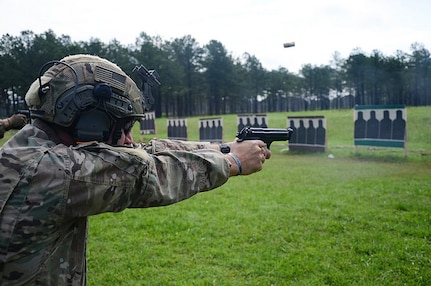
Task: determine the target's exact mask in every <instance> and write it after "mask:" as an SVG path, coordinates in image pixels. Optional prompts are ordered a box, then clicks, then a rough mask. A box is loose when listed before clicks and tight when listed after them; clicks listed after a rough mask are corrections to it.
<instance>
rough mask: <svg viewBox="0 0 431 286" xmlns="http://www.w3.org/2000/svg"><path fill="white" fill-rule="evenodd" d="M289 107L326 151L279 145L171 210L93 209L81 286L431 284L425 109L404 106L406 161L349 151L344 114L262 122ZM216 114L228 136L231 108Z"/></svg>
mask: <svg viewBox="0 0 431 286" xmlns="http://www.w3.org/2000/svg"><path fill="white" fill-rule="evenodd" d="M297 115H325V117H326V120H327V128H328V130H327V134H328V150H327V152H325V153H300V152H295V153H293V152H289V151H286V150H285V149H286V144H285V143H282V142H278V143H277V142H276V143H274V144H273V146H272V148H271V149H272V152H273V155H272V158H271V159H270V160H268V161H267V162H266V163H265V165H264V169H263V170H262V171H261V172H259V173H257V174H254V175H252V176H244V177H235V178H231V179H230V180H229V181H228V182H227V183H226V184H225V185H224V186H222V187H221V188H219V189H217V190H214V191H211V192H207V193H201V194H198V195H196V196H195V197H193V198H191V199H189V200H186V201H183V202H181V203H178V204H175V205H172V206H168V207H160V208H151V209H129V210H126V211H124V212H121V213H115V214H113V213H108V214H102V215H98V216H94V217H91V218H90V226H89V238H88V242H89V243H88V255H87V259H88V285H429V281H431V154H430V153H431V129H430V127H431V107H419V108H408V123H407V126H408V145H407V147H408V154H407V157H405V156H404V153H403V150H402V149H399V148H386V149H384V148H371V147H370V148H366V147H362V148H359V150H358V152H357V153H356V152H355V148H354V146H353V111H352V110H332V111H315V112H300V113H299V112H298V113H271V114H268V118H269V126H270V127H272V128H284V127H286V117H287V116H297ZM198 119H199V118H190V119H188V129H189V139H190V140H197V139H198V130H197V126H198ZM223 120H224V136H225V139H226V140H233V139H234V136H235V134H236V116H235V115H228V116H223ZM8 133H9V132H8ZM134 133H135V137H136V138H138V140H141V141H147V140H148V139H150V137H151V136H149V135H146V136H140V135H139V127H138V126H135V128H134ZM157 137H159V138H165V137H166V119H158V120H157ZM329 154H331V155H333V156H331V157H333V158H329V157H328V155H329Z"/></svg>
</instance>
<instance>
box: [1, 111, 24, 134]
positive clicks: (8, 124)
mask: <svg viewBox="0 0 431 286" xmlns="http://www.w3.org/2000/svg"><path fill="white" fill-rule="evenodd" d="M26 124H27V117H26V116H25V115H24V114H14V115H12V116H11V117H8V118H5V119H0V139H1V138H3V137H4V133H5V132H6V131H8V130H10V129H21V128H23V127H24V125H26Z"/></svg>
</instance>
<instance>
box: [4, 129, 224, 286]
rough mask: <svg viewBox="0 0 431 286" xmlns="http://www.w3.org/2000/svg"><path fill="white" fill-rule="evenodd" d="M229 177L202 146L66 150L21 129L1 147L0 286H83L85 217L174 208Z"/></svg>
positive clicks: (167, 143)
mask: <svg viewBox="0 0 431 286" xmlns="http://www.w3.org/2000/svg"><path fill="white" fill-rule="evenodd" d="M34 124H35V123H34ZM228 176H229V162H228V160H226V158H225V156H224V155H222V153H220V152H218V151H215V150H210V149H206V148H205V144H204V143H198V142H194V143H193V142H180V141H171V140H153V141H151V142H150V143H149V144H147V145H136V146H135V147H134V148H127V147H112V146H109V145H106V144H100V143H86V144H82V145H79V146H74V147H68V146H65V145H63V144H61V143H59V140H58V138H57V137H56V135H55V134H54V132H53V130H52V129H50V128H49V127H48V126H46V125H45V124H43V123H40V122H39V124H37V122H36V126H35V125H27V126H25V127H24V128H23V129H21V130H20V131H19V132H18V133H17V134H16V135H15V136H14V137H12V138H11V139H10V140H9V141H8V142H6V143H5V145H4V146H3V147H2V148H1V149H0V285H34V284H37V285H84V284H85V281H86V280H85V274H86V266H85V248H86V240H87V217H88V216H90V215H95V214H99V213H103V212H118V211H121V210H124V209H125V208H145V207H154V206H162V205H168V204H173V203H175V202H178V201H181V200H184V199H187V198H189V197H191V196H193V195H195V194H196V193H198V192H202V191H207V190H210V189H213V188H216V187H218V186H220V185H222V184H224V183H225V182H226V181H227V179H228Z"/></svg>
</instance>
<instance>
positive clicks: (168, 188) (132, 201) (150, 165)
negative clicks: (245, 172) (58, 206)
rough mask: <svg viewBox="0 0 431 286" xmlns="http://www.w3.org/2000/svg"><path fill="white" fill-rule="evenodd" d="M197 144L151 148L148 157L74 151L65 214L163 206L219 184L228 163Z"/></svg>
mask: <svg viewBox="0 0 431 286" xmlns="http://www.w3.org/2000/svg"><path fill="white" fill-rule="evenodd" d="M198 145H199V144H198ZM198 145H195V146H194V147H193V148H192V149H190V150H176V149H175V148H155V149H153V151H154V153H148V152H147V151H146V149H145V148H143V146H142V147H141V148H115V147H110V148H107V149H104V148H99V147H97V150H96V149H94V148H93V149H92V148H86V149H85V150H80V152H78V150H75V152H74V156H75V159H76V162H75V163H73V164H72V165H74V166H75V168H74V169H72V170H71V174H72V178H71V184H70V192H69V198H68V206H67V209H68V210H69V212H70V213H69V215H70V216H74V217H76V216H88V215H92V214H97V213H102V212H116V211H121V210H123V209H125V208H145V207H155V206H164V205H169V204H173V203H176V202H179V201H182V200H185V199H187V198H190V197H192V196H193V195H195V194H197V193H199V192H204V191H208V190H212V189H214V188H217V187H219V186H221V185H223V184H224V183H225V182H226V181H227V180H228V178H229V170H230V164H229V161H228V160H227V159H226V158H225V156H224V155H223V154H222V153H220V152H218V151H215V150H212V149H204V148H202V147H203V146H198ZM190 146H192V145H190ZM186 149H187V148H186ZM193 149H194V150H193Z"/></svg>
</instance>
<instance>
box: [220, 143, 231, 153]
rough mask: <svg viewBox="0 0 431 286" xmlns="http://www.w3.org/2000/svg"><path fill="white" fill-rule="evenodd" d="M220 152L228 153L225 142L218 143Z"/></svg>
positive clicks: (228, 149) (228, 148)
mask: <svg viewBox="0 0 431 286" xmlns="http://www.w3.org/2000/svg"><path fill="white" fill-rule="evenodd" d="M220 152H222V153H223V154H228V153H230V147H229V145H227V144H224V143H223V144H220Z"/></svg>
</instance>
